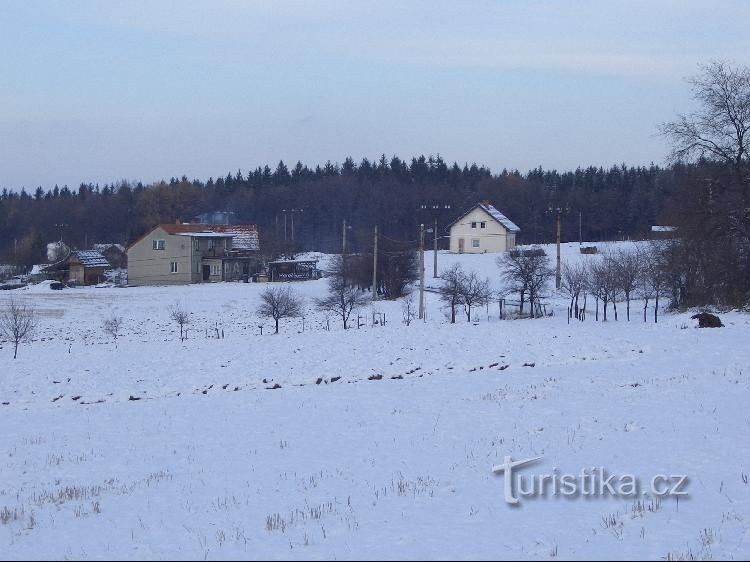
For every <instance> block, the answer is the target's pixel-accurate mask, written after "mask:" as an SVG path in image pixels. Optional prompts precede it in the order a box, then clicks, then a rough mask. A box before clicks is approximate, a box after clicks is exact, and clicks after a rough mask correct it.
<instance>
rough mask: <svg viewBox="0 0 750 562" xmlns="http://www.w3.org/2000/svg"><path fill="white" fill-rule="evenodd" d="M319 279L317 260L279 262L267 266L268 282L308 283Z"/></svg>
mask: <svg viewBox="0 0 750 562" xmlns="http://www.w3.org/2000/svg"><path fill="white" fill-rule="evenodd" d="M319 278H320V271H319V270H318V262H317V260H279V261H272V262H270V263H269V264H268V280H269V281H308V280H310V279H319Z"/></svg>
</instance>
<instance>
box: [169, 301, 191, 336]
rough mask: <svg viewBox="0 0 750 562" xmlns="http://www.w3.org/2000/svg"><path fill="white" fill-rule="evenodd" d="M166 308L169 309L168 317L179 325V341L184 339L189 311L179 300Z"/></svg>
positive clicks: (186, 332) (188, 322) (188, 323)
mask: <svg viewBox="0 0 750 562" xmlns="http://www.w3.org/2000/svg"><path fill="white" fill-rule="evenodd" d="M167 310H168V311H169V318H170V319H171V320H172V321H173V322H174V323H175V324H177V325H178V326H179V327H180V341H185V340H186V339H187V334H188V328H187V327H188V326H189V325H190V313H189V312H188V311H187V310H185V309H184V308H183V307H182V305H181V304H180V303H179V302H177V303H175V304H173V305H172V306H170V307H169V308H168V309H167Z"/></svg>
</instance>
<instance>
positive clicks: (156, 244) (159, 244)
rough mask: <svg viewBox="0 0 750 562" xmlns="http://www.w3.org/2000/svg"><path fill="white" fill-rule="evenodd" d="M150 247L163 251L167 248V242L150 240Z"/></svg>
mask: <svg viewBox="0 0 750 562" xmlns="http://www.w3.org/2000/svg"><path fill="white" fill-rule="evenodd" d="M151 247H152V248H153V249H154V250H164V249H165V248H166V247H167V242H166V241H165V240H152V242H151Z"/></svg>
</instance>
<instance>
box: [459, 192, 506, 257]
mask: <svg viewBox="0 0 750 562" xmlns="http://www.w3.org/2000/svg"><path fill="white" fill-rule="evenodd" d="M449 228H450V251H451V252H453V253H455V254H464V253H465V254H483V253H486V252H490V253H491V252H507V251H509V250H512V249H513V248H515V247H516V235H517V234H518V233H519V232H520V231H521V229H520V228H518V226H517V225H516V224H515V223H514V222H513V221H511V220H510V219H509V218H508V217H506V216H505V215H504V214H503V213H501V212H500V211H498V210H497V209H496V208H495V207H494V206H492V205H491V204H490V203H489V202H488V201H483V202H481V203H477V204H476V205H475V206H474V207H472V208H471V209H469V210H468V211H467V212H465V213H464V214H463V215H461V216H460V217H459V218H458V219H457V220H456V221H455V222H453V223H452V224H451V225H450V227H449Z"/></svg>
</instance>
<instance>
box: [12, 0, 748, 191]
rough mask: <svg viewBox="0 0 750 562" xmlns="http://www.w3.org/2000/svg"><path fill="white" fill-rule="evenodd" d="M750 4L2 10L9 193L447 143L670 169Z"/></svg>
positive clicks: (53, 5) (683, 1)
mask: <svg viewBox="0 0 750 562" xmlns="http://www.w3.org/2000/svg"><path fill="white" fill-rule="evenodd" d="M749 21H750V1H748V0H738V1H735V2H731V1H726V2H717V1H715V2H706V1H704V0H700V1H697V0H696V1H693V0H674V1H671V0H670V1H661V2H659V1H657V0H650V1H639V0H620V1H615V0H607V1H599V0H596V1H593V0H592V1H569V2H562V1H560V2H556V1H552V0H549V1H539V2H521V1H511V0H507V1H501V0H496V1H489V0H486V1H469V0H453V1H451V2H442V1H438V0H431V1H426V2H408V1H406V0H399V1H398V2H390V1H383V0H378V1H374V0H373V1H371V2H356V1H353V0H341V1H330V2H326V1H323V0H320V1H317V2H312V1H310V2H302V1H299V2H283V1H280V0H272V1H271V0H269V1H255V2H254V1H250V0H247V1H245V0H243V1H241V0H212V1H210V2H208V1H206V2H197V1H189V0H174V1H161V2H160V1H158V0H142V1H141V0H133V1H126V0H117V2H109V1H105V0H99V1H96V2H94V1H90V2H89V1H73V0H61V1H52V0H49V1H32V0H3V1H2V2H0V187H8V188H12V189H19V188H20V187H24V186H25V187H26V188H28V189H32V188H35V187H36V186H37V185H42V186H44V187H45V188H46V187H50V186H52V185H54V184H56V183H57V184H60V185H63V184H68V185H70V186H77V185H78V184H79V183H80V182H99V183H105V182H112V181H117V180H119V179H135V180H141V181H144V182H150V181H154V180H158V179H162V178H167V179H168V178H169V177H171V176H181V175H183V174H185V175H187V176H188V177H190V178H196V177H197V178H201V179H206V178H208V177H209V176H213V177H216V176H218V175H224V174H226V173H227V172H228V171H231V172H232V173H234V172H236V171H237V170H238V169H241V170H242V171H243V172H246V171H247V170H249V169H253V168H255V167H257V166H258V165H263V164H266V163H269V164H270V165H272V166H275V165H276V163H278V161H279V159H283V160H284V161H285V162H287V163H288V164H290V165H292V164H294V163H295V162H296V161H297V160H301V161H302V162H304V163H307V164H309V165H315V164H317V163H324V162H325V161H326V160H332V161H339V162H341V161H342V160H343V159H344V158H345V157H346V156H352V157H353V158H354V159H355V160H360V159H361V158H362V157H365V156H366V157H369V158H371V159H374V158H377V157H378V156H379V155H380V154H381V153H385V154H386V155H388V156H390V155H393V154H396V155H398V156H400V157H402V158H410V157H411V156H412V155H418V154H425V155H428V154H441V155H442V156H443V157H444V158H445V159H446V160H448V161H449V162H453V161H454V160H455V161H458V162H459V163H461V164H463V163H464V162H469V163H471V162H477V163H479V164H484V165H487V166H489V167H491V168H492V169H493V170H495V171H497V170H500V169H502V168H517V169H520V170H522V171H526V170H528V169H530V168H533V167H536V166H538V165H542V166H543V167H545V168H558V169H571V168H575V167H577V166H586V165H589V164H594V165H604V166H608V165H611V164H616V163H621V162H625V163H627V164H633V165H638V164H649V163H651V162H654V163H657V164H660V163H663V162H664V157H665V155H666V153H667V146H666V144H665V142H664V140H663V139H662V138H660V137H659V136H658V135H657V126H658V124H659V123H660V122H662V121H665V120H668V119H670V118H672V117H673V116H674V115H675V114H676V113H677V112H679V111H688V110H690V108H691V107H692V106H691V103H692V102H691V99H690V95H689V89H688V87H687V85H686V84H685V82H684V80H683V79H684V77H686V76H689V75H692V74H695V73H696V71H697V69H698V65H700V64H702V63H705V62H707V61H709V60H710V59H726V60H729V61H732V62H734V63H736V64H749V63H750V32H748V22H749Z"/></svg>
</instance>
